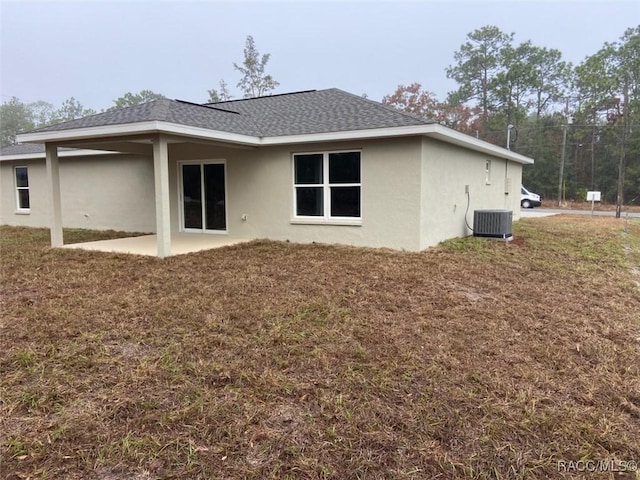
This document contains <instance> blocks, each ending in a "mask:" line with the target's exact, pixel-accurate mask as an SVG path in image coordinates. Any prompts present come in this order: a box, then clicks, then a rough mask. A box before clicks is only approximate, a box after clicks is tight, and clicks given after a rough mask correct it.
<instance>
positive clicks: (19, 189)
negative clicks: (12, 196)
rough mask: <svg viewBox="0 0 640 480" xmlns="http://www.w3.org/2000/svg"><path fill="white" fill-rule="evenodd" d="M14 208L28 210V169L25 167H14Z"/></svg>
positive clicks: (29, 206) (29, 205)
mask: <svg viewBox="0 0 640 480" xmlns="http://www.w3.org/2000/svg"><path fill="white" fill-rule="evenodd" d="M15 172H16V208H17V209H18V211H20V212H28V211H29V209H30V208H31V204H30V202H29V171H28V169H27V167H16V168H15Z"/></svg>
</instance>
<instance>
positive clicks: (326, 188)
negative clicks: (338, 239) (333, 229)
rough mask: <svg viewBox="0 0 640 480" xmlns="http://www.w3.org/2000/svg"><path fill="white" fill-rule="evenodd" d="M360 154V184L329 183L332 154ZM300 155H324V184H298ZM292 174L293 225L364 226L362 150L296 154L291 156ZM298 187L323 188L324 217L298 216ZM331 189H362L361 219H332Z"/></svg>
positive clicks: (360, 200)
mask: <svg viewBox="0 0 640 480" xmlns="http://www.w3.org/2000/svg"><path fill="white" fill-rule="evenodd" d="M356 152H357V153H359V154H360V183H329V155H330V154H332V153H356ZM298 155H322V183H312V184H309V183H304V184H297V183H296V156H298ZM291 174H292V184H293V212H292V217H291V223H293V224H323V225H352V226H360V225H362V176H363V168H362V150H361V149H357V148H352V149H349V150H327V151H313V152H295V153H293V154H292V155H291ZM298 187H302V188H304V187H308V188H313V187H316V188H318V187H322V195H323V199H322V205H323V208H324V215H312V216H311V215H310V216H306V215H297V213H296V210H297V198H296V192H297V189H298ZM331 187H360V198H359V202H360V216H359V217H332V216H331Z"/></svg>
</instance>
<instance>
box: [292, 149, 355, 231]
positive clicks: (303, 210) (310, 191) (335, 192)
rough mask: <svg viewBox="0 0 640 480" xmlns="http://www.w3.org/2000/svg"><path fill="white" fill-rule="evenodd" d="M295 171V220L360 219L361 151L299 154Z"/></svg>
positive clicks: (294, 164) (295, 157)
mask: <svg viewBox="0 0 640 480" xmlns="http://www.w3.org/2000/svg"><path fill="white" fill-rule="evenodd" d="M293 170H294V180H293V182H294V218H296V219H302V220H304V219H309V220H320V221H328V222H330V221H332V220H335V221H337V222H340V221H351V222H353V221H359V220H360V218H361V213H360V210H361V188H362V183H361V177H360V171H361V165H360V152H359V151H354V152H323V153H303V154H295V155H294V156H293Z"/></svg>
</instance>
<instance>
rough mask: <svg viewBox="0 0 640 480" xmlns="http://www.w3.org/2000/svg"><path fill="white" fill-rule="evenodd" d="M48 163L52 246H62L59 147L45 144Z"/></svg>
mask: <svg viewBox="0 0 640 480" xmlns="http://www.w3.org/2000/svg"><path fill="white" fill-rule="evenodd" d="M45 152H46V163H47V182H48V183H49V203H50V204H51V210H50V212H49V227H50V228H51V246H52V247H61V246H62V244H63V237H62V203H61V201H60V168H59V165H58V163H59V162H58V147H57V146H56V145H52V144H49V143H47V144H45Z"/></svg>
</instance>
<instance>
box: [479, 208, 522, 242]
mask: <svg viewBox="0 0 640 480" xmlns="http://www.w3.org/2000/svg"><path fill="white" fill-rule="evenodd" d="M512 223H513V212H512V211H511V210H474V212H473V236H474V237H488V238H501V239H503V240H507V239H510V238H512V237H513V232H512V228H511V226H512Z"/></svg>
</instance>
